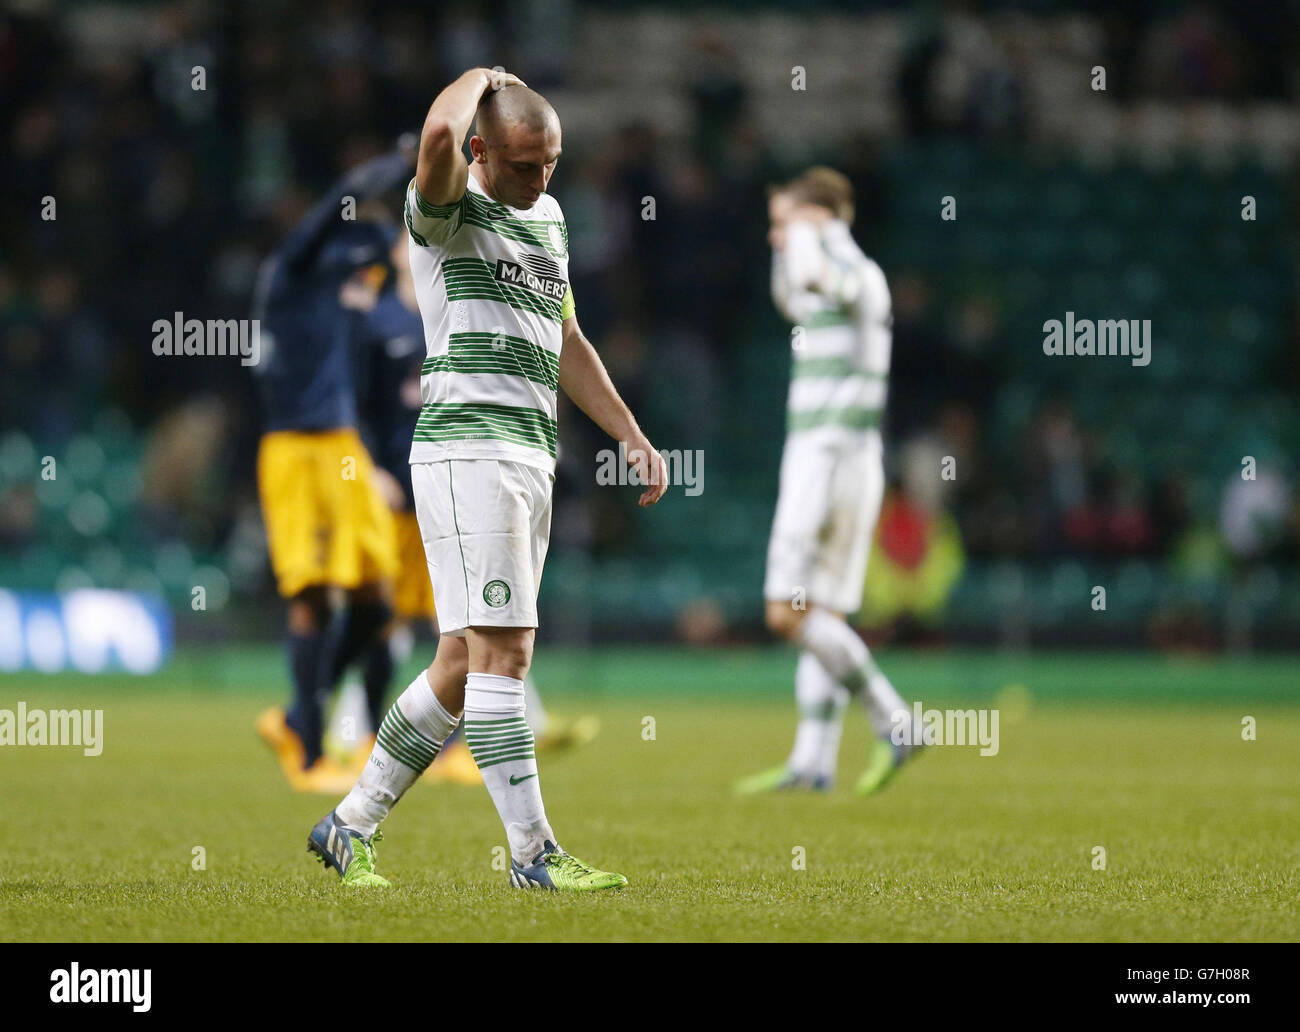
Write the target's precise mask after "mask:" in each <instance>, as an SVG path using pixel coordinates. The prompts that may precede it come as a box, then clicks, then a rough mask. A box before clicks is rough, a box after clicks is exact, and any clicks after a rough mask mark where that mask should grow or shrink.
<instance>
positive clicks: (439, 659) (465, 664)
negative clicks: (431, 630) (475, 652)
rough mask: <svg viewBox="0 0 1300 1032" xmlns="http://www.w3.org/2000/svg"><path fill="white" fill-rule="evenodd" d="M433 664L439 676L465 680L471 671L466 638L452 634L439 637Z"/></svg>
mask: <svg viewBox="0 0 1300 1032" xmlns="http://www.w3.org/2000/svg"><path fill="white" fill-rule="evenodd" d="M433 666H434V669H435V670H436V671H437V672H438V674H439V676H445V677H451V678H456V677H459V679H460V680H461V681H462V682H463V681H464V680H465V677H466V675H467V674H468V673H469V648H468V647H467V646H466V644H465V639H464V638H459V637H453V636H452V635H450V634H445V635H443V636H442V637H441V638H439V639H438V651H437V652H436V653H434V657H433Z"/></svg>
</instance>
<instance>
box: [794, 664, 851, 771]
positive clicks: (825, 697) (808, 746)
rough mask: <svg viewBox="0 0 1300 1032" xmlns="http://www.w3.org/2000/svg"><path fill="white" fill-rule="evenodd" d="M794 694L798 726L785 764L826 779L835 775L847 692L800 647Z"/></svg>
mask: <svg viewBox="0 0 1300 1032" xmlns="http://www.w3.org/2000/svg"><path fill="white" fill-rule="evenodd" d="M794 694H795V704H796V705H797V706H798V709H799V726H798V728H797V730H796V731H795V738H794V748H793V749H792V750H791V752H790V759H789V760H788V761H787V762H786V766H787V767H788V768H789V769H790V770H791V771H793V772H795V773H796V774H799V775H802V776H804V777H807V778H810V779H818V778H822V779H826V781H827V782H829V781H830V780H831V779H833V778H834V776H835V766H836V760H837V759H838V756H839V748H840V732H841V730H842V729H843V727H844V709H845V707H846V705H847V704H848V692H847V691H846V690H845V688H844V687H843V686H842V685H841V684H839V683H838V682H837V681H836V680H835V678H833V677H832V676H831V675H830V674H829V673H828V672H827V670H826V668H825V667H824V666H822V664H821V662H820V661H819V660H818V659H817V657H816V656H814V655H813V654H812V653H811V652H809V651H808V650H807V649H804V650H803V651H802V652H800V653H799V663H798V666H796V667H795V675H794Z"/></svg>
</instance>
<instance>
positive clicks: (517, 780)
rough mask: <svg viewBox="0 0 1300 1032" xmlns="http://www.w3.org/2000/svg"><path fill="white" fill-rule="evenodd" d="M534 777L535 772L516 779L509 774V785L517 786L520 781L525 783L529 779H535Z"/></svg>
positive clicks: (535, 775)
mask: <svg viewBox="0 0 1300 1032" xmlns="http://www.w3.org/2000/svg"><path fill="white" fill-rule="evenodd" d="M535 777H537V771H533V772H532V773H531V774H525V775H524V776H523V777H522V778H517V777H515V776H514V775H513V774H511V775H510V784H512V785H517V784H519V782H521V781H527V780H528V779H529V778H535Z"/></svg>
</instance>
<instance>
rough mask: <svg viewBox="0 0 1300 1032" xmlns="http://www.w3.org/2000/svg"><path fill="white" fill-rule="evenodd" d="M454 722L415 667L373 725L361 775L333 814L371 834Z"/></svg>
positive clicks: (351, 826)
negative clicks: (371, 744) (370, 746)
mask: <svg viewBox="0 0 1300 1032" xmlns="http://www.w3.org/2000/svg"><path fill="white" fill-rule="evenodd" d="M456 723H457V718H456V717H454V716H453V715H452V714H450V713H448V712H447V710H446V709H445V708H443V705H442V704H441V703H440V702H439V701H438V698H437V696H436V695H434V693H433V689H432V688H431V687H430V686H429V681H428V678H427V677H426V676H425V672H424V671H421V672H420V674H419V676H417V677H416V679H415V680H414V681H412V682H411V684H410V685H409V686H408V687H407V689H406V691H404V692H403V693H402V694H401V695H400V696H399V697H398V699H397V701H396V702H395V703H393V705H392V708H391V709H389V711H388V713H387V715H386V716H385V717H384V719H383V722H382V723H381V724H380V725H379V732H378V734H377V735H376V738H375V745H374V748H373V749H372V750H371V752H370V758H369V759H368V760H367V761H366V766H365V769H364V770H363V771H362V773H361V777H359V778H358V779H357V783H356V784H355V785H354V786H353V787H352V791H351V792H349V793H348V794H347V796H346V797H345V798H344V800H343V802H341V803H340V804H339V805H338V808H337V810H336V812H337V813H338V816H339V819H340V820H341V821H342V822H343V823H344V824H345V825H346V826H347V827H349V828H355V829H356V830H358V831H360V832H361V833H362V834H363V835H366V836H369V835H371V834H373V833H374V831H375V829H376V828H377V827H378V826H379V822H380V821H382V820H383V819H384V818H385V817H387V816H388V812H389V811H390V810H391V809H392V808H393V806H394V805H396V803H397V800H399V799H401V798H402V795H403V794H404V793H405V792H406V790H407V789H408V788H410V787H411V786H412V785H413V784H415V782H416V780H417V779H418V778H419V777H420V775H421V774H423V773H424V771H425V770H426V769H427V768H428V766H429V764H431V763H432V762H433V761H434V759H435V758H436V757H437V755H438V752H439V750H440V749H441V748H442V744H443V742H445V741H446V740H447V738H448V736H449V735H450V734H451V733H452V731H454V730H455V728H456Z"/></svg>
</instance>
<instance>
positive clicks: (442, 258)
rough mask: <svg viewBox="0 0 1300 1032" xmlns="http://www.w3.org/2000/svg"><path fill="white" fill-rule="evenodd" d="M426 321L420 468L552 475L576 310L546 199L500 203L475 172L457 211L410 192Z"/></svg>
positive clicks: (563, 231)
mask: <svg viewBox="0 0 1300 1032" xmlns="http://www.w3.org/2000/svg"><path fill="white" fill-rule="evenodd" d="M404 214H405V219H406V228H407V230H408V232H409V234H410V248H409V250H410V260H411V272H412V274H413V275H414V278H415V292H416V296H417V298H418V299H419V303H420V316H421V318H422V320H423V322H424V341H425V349H426V353H427V357H426V358H425V360H424V365H423V368H422V369H421V377H420V393H421V397H422V400H423V406H422V408H421V410H420V416H419V420H418V422H417V423H416V427H415V437H414V439H413V440H412V442H411V462H437V461H440V460H442V459H506V460H510V461H514V462H521V463H525V464H527V465H530V466H536V467H538V468H540V469H544V470H546V471H547V472H554V470H555V449H556V438H557V424H556V390H557V389H558V387H559V379H560V347H561V344H562V342H563V332H562V329H561V327H562V324H563V322H564V320H565V319H567V318H568V317H569V316H571V315H573V314H574V303H573V291H572V290H571V289H570V287H569V231H568V228H567V227H566V226H565V223H564V215H563V213H562V212H561V211H560V205H559V204H558V203H557V202H556V200H555V199H554V198H553V197H551V196H550V195H549V194H543V195H542V196H541V198H540V199H539V200H538V202H537V203H536V204H535V205H534V206H533V207H532V208H530V209H528V210H523V209H520V208H511V207H509V206H507V205H505V204H501V203H499V202H497V201H494V200H492V199H491V198H490V197H488V196H487V194H486V193H485V192H484V191H483V188H482V187H481V186H480V185H479V184H478V181H477V180H475V178H474V177H473V176H472V175H471V176H470V177H469V183H468V186H467V187H466V190H465V195H464V196H463V197H462V198H461V199H460V200H459V201H457V202H456V203H455V204H442V205H440V204H429V203H428V202H427V201H425V200H424V198H423V197H421V196H420V193H419V190H417V189H416V186H415V180H414V179H412V180H411V184H410V186H408V187H407V191H406V206H405V212H404Z"/></svg>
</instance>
